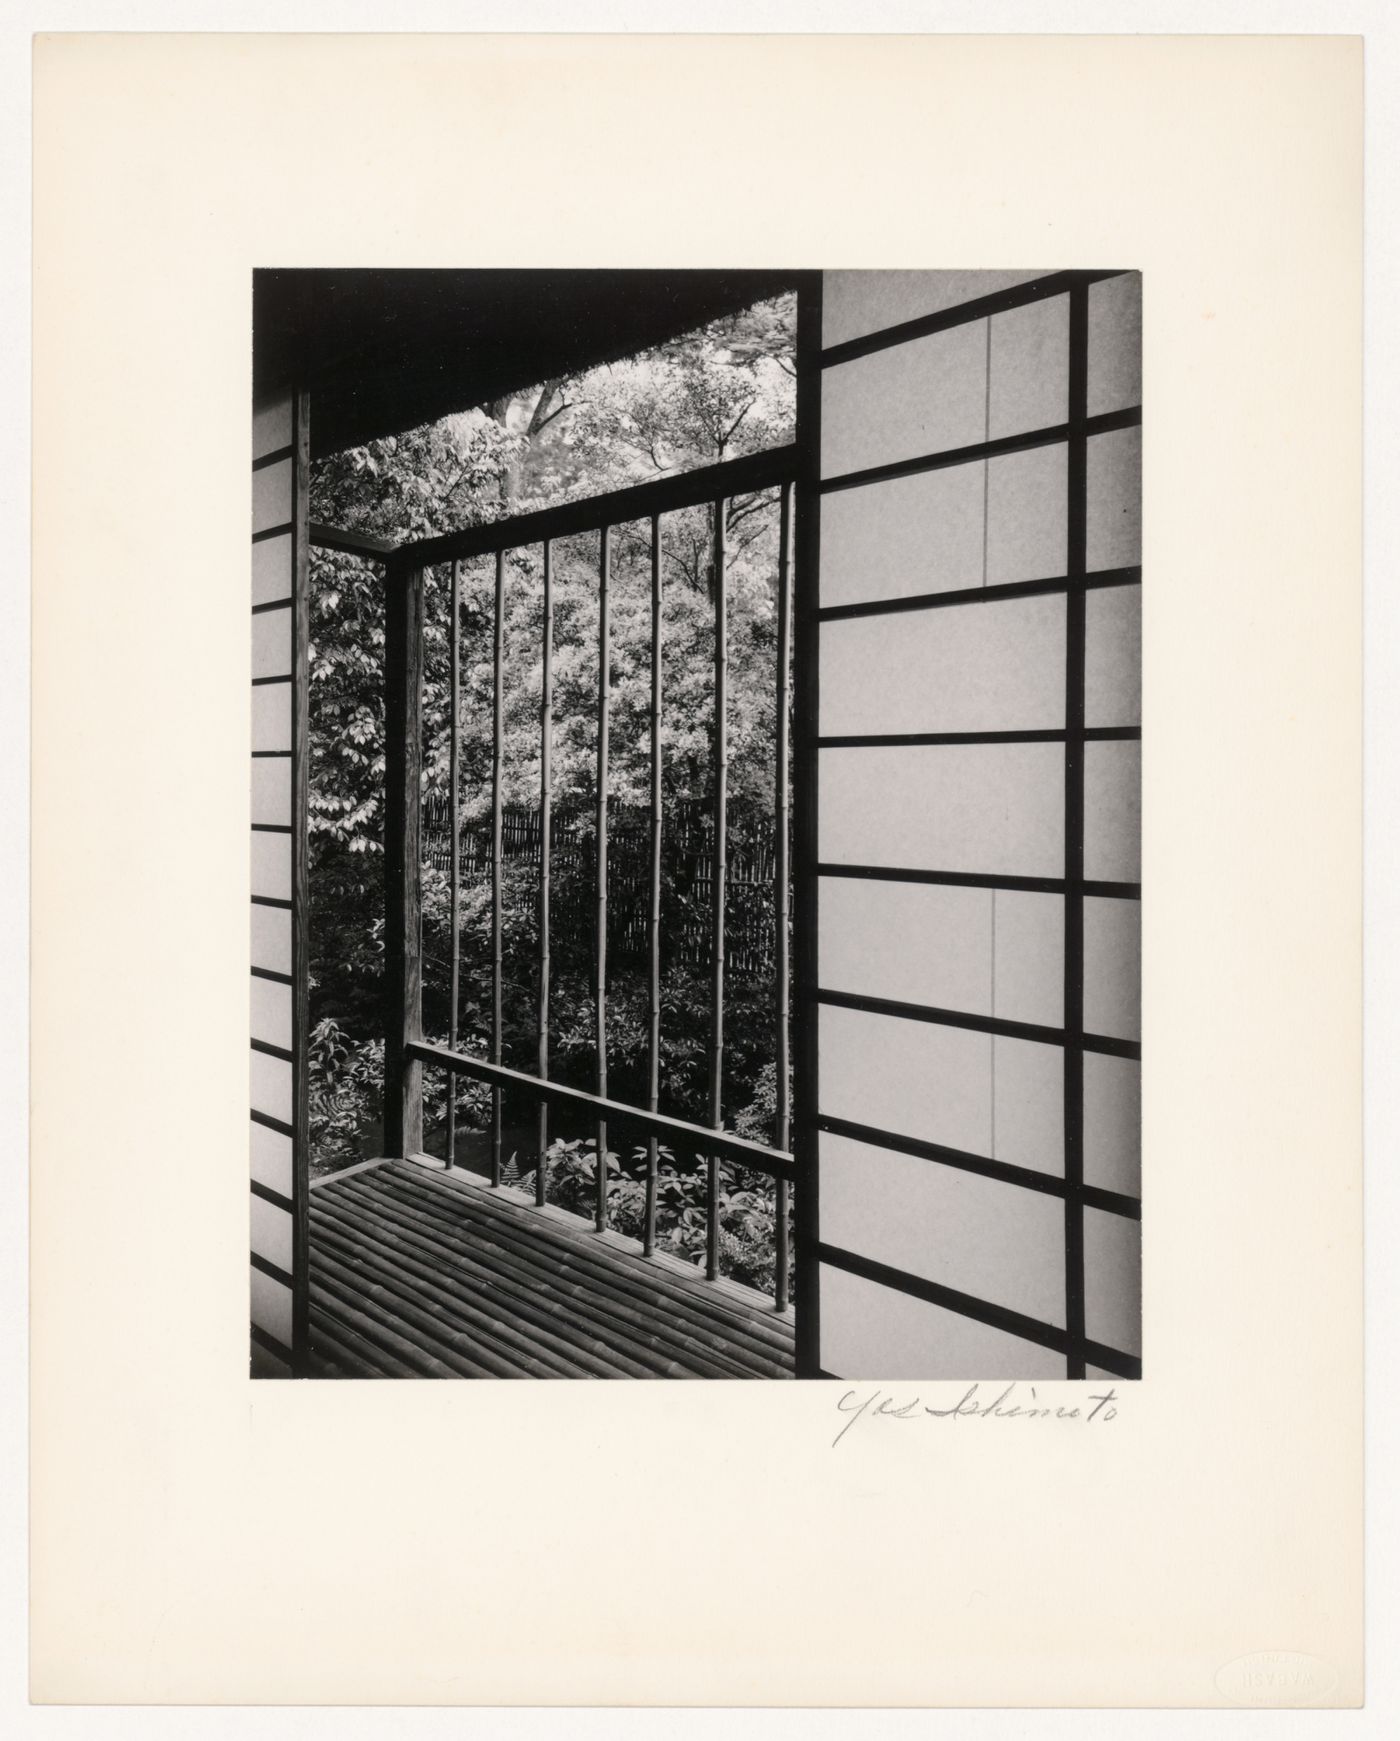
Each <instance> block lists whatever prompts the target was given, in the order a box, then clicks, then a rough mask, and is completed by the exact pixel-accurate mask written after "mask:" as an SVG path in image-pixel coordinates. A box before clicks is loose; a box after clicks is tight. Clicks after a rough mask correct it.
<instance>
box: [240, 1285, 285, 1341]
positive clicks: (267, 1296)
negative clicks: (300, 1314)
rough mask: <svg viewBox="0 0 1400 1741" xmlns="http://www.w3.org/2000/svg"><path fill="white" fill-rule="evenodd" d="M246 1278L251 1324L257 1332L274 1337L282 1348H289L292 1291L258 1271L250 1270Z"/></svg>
mask: <svg viewBox="0 0 1400 1741" xmlns="http://www.w3.org/2000/svg"><path fill="white" fill-rule="evenodd" d="M248 1277H249V1284H250V1287H251V1289H252V1318H253V1322H254V1323H255V1324H256V1325H257V1327H258V1328H259V1330H265V1331H266V1332H267V1334H268V1335H269V1336H275V1337H276V1338H277V1340H278V1341H279V1342H280V1343H281V1344H282V1346H283V1347H284V1348H290V1347H291V1345H292V1290H291V1289H290V1288H288V1287H284V1286H283V1285H282V1283H281V1282H279V1281H274V1280H273V1278H272V1277H271V1276H269V1275H264V1274H263V1272H262V1271H261V1270H260V1269H253V1268H250V1269H249V1271H248Z"/></svg>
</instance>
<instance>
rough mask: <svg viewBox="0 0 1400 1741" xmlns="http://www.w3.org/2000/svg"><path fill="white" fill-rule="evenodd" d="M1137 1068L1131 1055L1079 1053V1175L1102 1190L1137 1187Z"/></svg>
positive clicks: (1126, 1191) (1135, 1190) (1136, 1190)
mask: <svg viewBox="0 0 1400 1741" xmlns="http://www.w3.org/2000/svg"><path fill="white" fill-rule="evenodd" d="M1141 1070H1142V1067H1141V1065H1139V1064H1138V1063H1137V1062H1136V1061H1135V1060H1133V1059H1131V1058H1112V1057H1109V1056H1108V1055H1107V1054H1106V1053H1103V1052H1086V1053H1085V1054H1084V1178H1085V1182H1086V1183H1087V1184H1090V1185H1097V1186H1098V1187H1099V1188H1100V1189H1101V1190H1104V1191H1119V1192H1121V1193H1122V1194H1123V1195H1124V1196H1125V1197H1136V1196H1138V1195H1139V1194H1140V1192H1141V1189H1142V1166H1141V1161H1140V1148H1141V1142H1142V1105H1141V1089H1140V1083H1141Z"/></svg>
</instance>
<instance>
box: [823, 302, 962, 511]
mask: <svg viewBox="0 0 1400 1741" xmlns="http://www.w3.org/2000/svg"><path fill="white" fill-rule="evenodd" d="M986 427H987V325H986V322H985V321H974V322H973V323H972V324H971V325H969V326H958V327H953V328H951V329H950V330H949V331H948V332H941V333H935V334H934V335H933V336H932V337H931V338H926V339H914V340H912V341H911V342H910V343H908V344H902V345H894V346H892V347H891V348H890V349H889V350H884V351H875V352H874V353H873V354H872V355H870V356H868V357H860V358H857V360H856V361H855V362H852V363H842V364H840V365H838V366H837V367H836V368H834V369H828V370H827V371H826V372H825V374H824V375H823V377H822V476H823V477H839V476H840V475H841V474H842V473H843V472H853V471H861V470H864V468H865V467H867V466H878V465H888V464H890V463H892V462H893V461H895V460H902V459H914V458H921V457H923V456H925V455H929V454H935V453H943V452H945V451H947V450H948V449H950V448H957V447H970V446H971V445H973V443H975V442H980V441H983V440H984V439H985V438H986Z"/></svg>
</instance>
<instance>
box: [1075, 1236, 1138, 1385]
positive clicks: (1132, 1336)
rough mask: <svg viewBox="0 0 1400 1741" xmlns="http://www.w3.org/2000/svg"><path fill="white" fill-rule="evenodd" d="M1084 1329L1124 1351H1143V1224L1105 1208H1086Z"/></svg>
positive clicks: (1087, 1332)
mask: <svg viewBox="0 0 1400 1741" xmlns="http://www.w3.org/2000/svg"><path fill="white" fill-rule="evenodd" d="M1084 1331H1085V1334H1086V1335H1087V1336H1088V1337H1089V1339H1090V1340H1091V1341H1093V1342H1103V1343H1105V1344H1107V1346H1108V1347H1110V1348H1117V1349H1119V1350H1120V1351H1121V1352H1122V1353H1124V1354H1139V1353H1141V1351H1142V1229H1141V1226H1140V1225H1139V1223H1138V1222H1136V1221H1129V1220H1128V1219H1127V1218H1126V1217H1125V1216H1122V1215H1109V1214H1107V1213H1105V1211H1103V1210H1101V1209H1086V1210H1085V1211H1084Z"/></svg>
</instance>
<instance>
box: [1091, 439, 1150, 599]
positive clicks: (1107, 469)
mask: <svg viewBox="0 0 1400 1741" xmlns="http://www.w3.org/2000/svg"><path fill="white" fill-rule="evenodd" d="M1088 450H1089V452H1088V471H1087V476H1086V493H1087V498H1088V502H1087V519H1086V529H1085V561H1086V563H1087V565H1088V568H1089V571H1090V573H1093V571H1094V570H1095V569H1099V568H1131V567H1133V566H1135V565H1136V564H1137V563H1139V562H1141V561H1142V431H1141V429H1115V430H1112V431H1111V432H1110V433H1109V434H1107V435H1093V436H1090V438H1089V441H1088Z"/></svg>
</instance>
